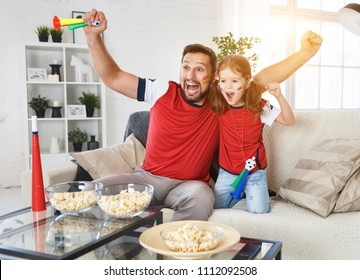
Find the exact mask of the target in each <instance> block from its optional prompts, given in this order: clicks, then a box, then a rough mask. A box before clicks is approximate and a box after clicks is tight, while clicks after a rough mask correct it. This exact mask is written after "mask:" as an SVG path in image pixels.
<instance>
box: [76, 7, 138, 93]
mask: <svg viewBox="0 0 360 280" xmlns="http://www.w3.org/2000/svg"><path fill="white" fill-rule="evenodd" d="M83 19H84V22H86V23H87V24H88V26H86V27H84V32H85V36H86V42H87V45H88V47H89V53H90V56H91V60H92V64H93V66H94V68H95V71H96V73H97V74H98V75H99V77H100V79H101V80H102V81H103V82H104V84H105V85H106V86H108V87H109V88H111V89H113V90H115V91H117V92H119V93H121V94H123V95H126V96H128V97H130V98H133V99H136V98H137V88H138V77H137V76H135V75H133V74H130V73H127V72H125V71H123V70H122V69H121V68H120V67H119V66H118V65H117V63H116V62H115V61H114V59H113V58H112V57H111V55H110V54H109V52H108V51H107V49H106V46H105V44H104V42H103V40H102V38H101V36H100V34H101V33H102V32H104V31H105V30H106V28H107V20H106V18H105V15H104V13H103V12H101V11H97V10H95V9H92V10H91V11H90V12H87V13H85V14H84V16H83ZM94 20H99V21H100V25H99V26H91V23H92V22H93V21H94Z"/></svg>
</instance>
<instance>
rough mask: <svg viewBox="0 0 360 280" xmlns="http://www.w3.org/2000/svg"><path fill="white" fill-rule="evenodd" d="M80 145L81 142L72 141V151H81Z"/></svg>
mask: <svg viewBox="0 0 360 280" xmlns="http://www.w3.org/2000/svg"><path fill="white" fill-rule="evenodd" d="M82 145H83V143H73V146H74V151H75V152H81V151H82Z"/></svg>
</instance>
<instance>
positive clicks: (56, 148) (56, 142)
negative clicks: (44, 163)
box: [49, 136, 60, 154]
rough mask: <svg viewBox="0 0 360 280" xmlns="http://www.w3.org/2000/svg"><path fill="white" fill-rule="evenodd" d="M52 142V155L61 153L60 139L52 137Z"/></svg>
mask: <svg viewBox="0 0 360 280" xmlns="http://www.w3.org/2000/svg"><path fill="white" fill-rule="evenodd" d="M50 139H51V141H50V150H49V152H50V154H57V153H60V139H59V137H56V136H51V138H50Z"/></svg>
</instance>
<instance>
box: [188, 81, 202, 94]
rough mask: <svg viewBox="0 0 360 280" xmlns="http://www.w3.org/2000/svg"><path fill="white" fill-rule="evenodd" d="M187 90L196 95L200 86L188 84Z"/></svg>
mask: <svg viewBox="0 0 360 280" xmlns="http://www.w3.org/2000/svg"><path fill="white" fill-rule="evenodd" d="M186 89H187V91H188V92H189V93H190V94H195V93H197V92H198V91H199V89H200V86H199V84H197V83H191V82H186Z"/></svg>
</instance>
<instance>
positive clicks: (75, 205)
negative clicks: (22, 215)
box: [45, 181, 103, 213]
mask: <svg viewBox="0 0 360 280" xmlns="http://www.w3.org/2000/svg"><path fill="white" fill-rule="evenodd" d="M102 186H103V185H102V184H101V183H97V182H87V181H73V182H65V183H59V184H54V185H51V186H48V187H47V188H45V196H46V198H47V200H48V201H49V202H50V203H51V206H52V207H54V208H55V209H56V210H59V211H60V212H62V213H82V212H84V211H87V210H89V209H90V208H92V207H93V206H94V205H95V204H96V202H97V200H98V199H99V192H98V189H100V188H101V187H102Z"/></svg>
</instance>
